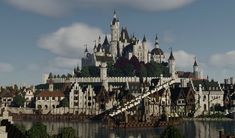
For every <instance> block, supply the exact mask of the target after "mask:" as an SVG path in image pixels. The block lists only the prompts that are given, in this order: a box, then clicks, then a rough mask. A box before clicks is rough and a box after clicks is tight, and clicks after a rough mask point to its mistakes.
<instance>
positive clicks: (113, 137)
mask: <svg viewBox="0 0 235 138" xmlns="http://www.w3.org/2000/svg"><path fill="white" fill-rule="evenodd" d="M15 123H17V124H23V125H24V126H25V127H26V129H29V128H31V127H32V124H33V122H30V121H21V122H15ZM42 123H44V124H45V125H46V126H47V132H48V133H49V134H50V135H53V134H58V133H59V132H60V128H63V127H73V128H74V129H75V131H76V136H77V137H79V138H100V137H105V138H156V137H158V136H159V135H160V133H161V132H162V130H163V129H162V128H136V129H133V128H132V129H115V130H114V129H109V128H106V127H104V126H102V124H101V123H94V122H70V123H68V122H42ZM178 128H179V129H180V130H181V131H182V133H183V134H184V135H185V137H186V138H218V137H219V133H218V131H219V130H221V129H224V131H225V134H233V135H234V134H235V122H234V121H207V122H203V121H185V122H183V123H182V124H181V125H180V126H178Z"/></svg>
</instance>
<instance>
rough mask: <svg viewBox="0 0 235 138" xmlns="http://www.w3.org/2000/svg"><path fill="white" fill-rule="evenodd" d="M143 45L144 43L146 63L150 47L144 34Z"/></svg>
mask: <svg viewBox="0 0 235 138" xmlns="http://www.w3.org/2000/svg"><path fill="white" fill-rule="evenodd" d="M142 45H143V56H144V57H143V59H144V63H147V62H148V48H147V40H146V37H145V35H144V38H143V41H142Z"/></svg>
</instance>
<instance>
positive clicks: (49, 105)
mask: <svg viewBox="0 0 235 138" xmlns="http://www.w3.org/2000/svg"><path fill="white" fill-rule="evenodd" d="M64 98H65V96H64V93H63V92H62V91H42V92H40V93H39V94H38V95H37V96H36V110H38V109H44V110H45V109H46V110H52V109H54V108H57V107H58V106H59V104H60V101H61V100H63V99H64Z"/></svg>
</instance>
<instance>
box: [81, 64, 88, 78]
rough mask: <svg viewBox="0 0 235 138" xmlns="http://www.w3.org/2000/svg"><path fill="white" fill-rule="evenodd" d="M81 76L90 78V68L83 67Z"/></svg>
mask: <svg viewBox="0 0 235 138" xmlns="http://www.w3.org/2000/svg"><path fill="white" fill-rule="evenodd" d="M81 76H82V77H90V72H89V67H88V66H86V67H83V68H82V70H81Z"/></svg>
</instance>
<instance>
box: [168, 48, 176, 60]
mask: <svg viewBox="0 0 235 138" xmlns="http://www.w3.org/2000/svg"><path fill="white" fill-rule="evenodd" d="M169 60H175V57H174V56H173V52H172V48H171V54H170V57H169Z"/></svg>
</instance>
